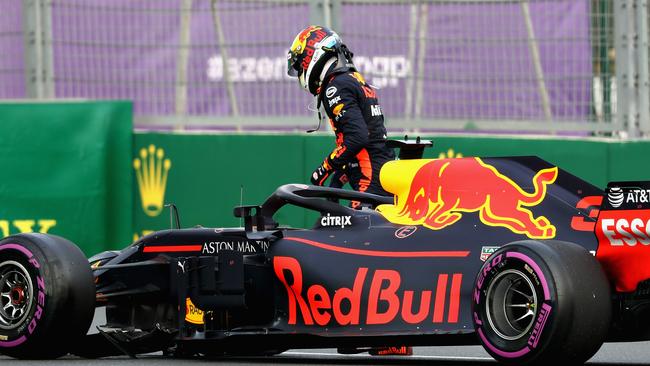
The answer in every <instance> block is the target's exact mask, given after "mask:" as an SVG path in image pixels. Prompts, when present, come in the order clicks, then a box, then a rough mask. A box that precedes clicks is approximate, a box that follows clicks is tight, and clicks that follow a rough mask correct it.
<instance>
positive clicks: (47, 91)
mask: <svg viewBox="0 0 650 366" xmlns="http://www.w3.org/2000/svg"><path fill="white" fill-rule="evenodd" d="M39 5H40V7H41V23H42V26H41V32H42V35H41V47H43V59H42V63H43V64H42V67H43V97H44V98H55V97H56V95H55V89H54V61H53V59H54V56H53V55H54V53H53V51H52V47H53V42H52V40H53V39H54V38H53V37H52V32H53V31H52V0H40V1H39Z"/></svg>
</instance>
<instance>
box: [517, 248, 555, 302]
mask: <svg viewBox="0 0 650 366" xmlns="http://www.w3.org/2000/svg"><path fill="white" fill-rule="evenodd" d="M506 257H507V258H517V259H520V260H522V261H524V262H525V263H526V264H528V265H529V266H530V267H531V268H532V269H533V271H535V273H536V274H537V276H539V282H541V283H542V289H543V290H544V300H547V301H548V300H550V299H551V292H550V291H549V290H548V283H547V282H546V277H544V272H542V269H541V268H539V266H538V265H537V263H535V262H534V261H533V260H532V259H531V258H530V257H529V256H527V255H525V254H522V253H519V252H508V253H506Z"/></svg>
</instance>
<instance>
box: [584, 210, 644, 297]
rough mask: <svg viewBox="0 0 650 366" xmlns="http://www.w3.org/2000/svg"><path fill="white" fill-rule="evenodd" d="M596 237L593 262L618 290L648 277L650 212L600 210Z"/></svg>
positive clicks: (629, 288)
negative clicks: (596, 261) (596, 262)
mask: <svg viewBox="0 0 650 366" xmlns="http://www.w3.org/2000/svg"><path fill="white" fill-rule="evenodd" d="M596 236H597V238H598V244H599V245H598V250H597V251H596V259H598V261H599V262H600V263H601V265H602V266H603V268H604V270H605V272H606V273H607V274H608V278H610V279H612V280H613V281H614V283H615V285H616V289H617V290H618V291H621V292H631V291H634V290H635V289H636V287H637V285H638V283H639V282H640V281H642V280H645V279H647V278H650V266H649V265H648V263H650V209H645V210H620V209H619V210H604V211H600V214H599V215H598V222H596Z"/></svg>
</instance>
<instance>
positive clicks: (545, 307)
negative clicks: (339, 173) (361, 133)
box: [0, 157, 650, 364]
mask: <svg viewBox="0 0 650 366" xmlns="http://www.w3.org/2000/svg"><path fill="white" fill-rule="evenodd" d="M381 183H382V185H383V186H384V188H385V189H386V190H387V191H389V192H391V193H393V194H394V195H395V196H394V197H382V196H376V195H372V194H366V193H359V192H353V191H347V190H342V189H336V188H328V187H316V186H308V185H302V184H289V185H284V186H281V187H279V188H278V189H277V190H276V191H275V192H274V193H273V194H272V195H271V196H270V197H269V198H268V199H267V200H266V201H265V202H263V203H262V204H261V205H259V206H242V207H236V208H235V210H234V214H235V215H236V216H238V217H242V218H243V219H244V223H245V225H244V227H243V228H203V227H197V228H188V229H181V228H180V225H178V227H176V228H172V229H170V230H163V231H158V232H154V233H152V234H150V235H148V236H146V237H143V238H142V239H140V240H139V241H137V242H136V243H134V244H132V245H130V246H128V247H127V248H125V249H123V250H121V251H111V252H105V253H101V254H98V255H96V256H94V257H92V258H90V259H86V258H85V257H84V256H83V255H82V253H81V251H80V250H79V249H78V248H77V247H76V246H75V245H74V244H72V243H71V242H69V241H68V240H66V239H63V238H61V237H57V236H53V235H46V234H19V235H14V236H10V237H7V238H4V239H3V240H2V241H0V353H3V354H6V355H9V356H12V357H16V358H56V357H59V356H62V355H64V354H67V353H74V354H77V355H80V356H84V357H101V356H108V355H116V354H128V355H136V354H139V353H145V352H154V351H163V352H165V354H166V355H170V356H174V355H176V356H187V355H193V354H204V355H250V354H257V355H259V354H263V355H270V354H276V353H280V352H282V351H284V350H287V349H291V348H320V347H322V348H331V347H336V348H339V349H341V350H350V349H352V350H355V349H357V350H363V349H365V348H366V347H382V346H402V345H403V346H416V345H429V346H435V345H465V344H479V343H480V344H482V345H483V346H484V347H485V349H486V350H487V351H488V352H489V353H490V354H491V355H492V356H493V357H494V358H496V359H497V360H499V361H501V362H503V363H506V364H527V363H541V362H551V361H554V360H558V361H560V360H561V361H562V362H566V361H570V362H583V361H585V360H587V359H589V358H590V357H591V356H592V355H594V353H595V352H596V351H597V350H598V349H599V348H600V346H601V345H602V343H603V342H605V341H619V340H626V341H630V340H647V339H650V337H648V335H649V334H650V332H649V331H650V324H648V322H649V321H650V314H649V313H648V311H649V310H650V306H649V305H650V302H649V300H650V281H649V279H650V265H648V263H650V248H649V247H648V245H650V203H649V202H648V201H649V197H650V184H649V183H647V182H618V183H610V185H609V186H608V187H607V189H606V190H602V189H599V188H597V187H595V186H593V185H591V184H589V183H587V182H585V181H583V180H581V179H579V178H577V177H575V176H573V175H571V174H570V173H568V172H566V171H564V170H562V169H560V168H558V167H556V166H553V165H552V164H550V163H548V162H546V161H544V160H541V159H539V158H536V157H508V158H458V159H434V160H423V159H413V160H398V161H393V162H389V163H387V164H386V165H385V166H384V168H383V169H382V171H381ZM337 200H356V201H361V202H363V203H365V205H364V206H368V207H364V208H362V209H360V210H353V209H351V208H349V207H347V206H346V205H343V204H340V203H338V202H336V201H337ZM285 205H294V206H299V207H302V208H304V209H306V210H312V211H315V212H318V214H319V218H318V219H317V220H316V222H315V223H314V226H313V227H312V228H308V229H296V228H289V227H284V226H282V224H281V223H278V222H276V221H275V220H274V214H275V213H276V212H277V211H278V210H280V209H281V208H282V207H283V206H285ZM95 308H103V309H105V313H106V324H102V325H101V326H100V327H98V330H99V333H96V334H87V333H88V328H89V325H90V324H91V321H92V320H93V314H94V312H95Z"/></svg>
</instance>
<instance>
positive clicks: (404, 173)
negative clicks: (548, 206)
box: [377, 158, 558, 239]
mask: <svg viewBox="0 0 650 366" xmlns="http://www.w3.org/2000/svg"><path fill="white" fill-rule="evenodd" d="M557 174H558V169H557V167H553V168H548V169H542V170H540V171H539V172H537V174H535V176H534V177H533V179H532V183H533V187H534V191H533V192H531V193H528V192H526V191H524V190H523V189H522V188H521V187H520V186H519V185H517V183H515V182H514V181H512V179H510V178H508V177H507V176H505V175H503V174H501V173H500V172H499V171H498V170H497V169H496V168H495V167H494V166H492V165H489V164H486V163H485V162H483V161H482V160H481V159H480V158H461V159H436V160H404V161H395V162H389V163H387V164H386V165H385V166H384V167H383V168H382V170H381V173H380V180H381V183H382V185H383V186H384V189H386V190H387V191H388V192H391V193H393V194H395V196H396V199H395V200H396V202H395V205H381V206H379V207H377V210H378V211H379V212H381V213H382V214H383V215H384V217H386V219H388V220H389V221H390V222H392V223H395V224H401V225H424V226H425V227H427V228H429V229H432V230H440V229H443V228H445V227H447V226H449V225H452V224H454V223H455V222H457V221H458V220H460V219H461V217H462V215H463V214H462V213H463V212H478V213H479V218H480V219H481V222H483V223H484V224H485V225H489V226H501V227H505V228H507V229H510V230H511V231H513V232H515V233H518V234H525V235H526V236H528V237H529V238H531V239H549V238H553V237H555V226H553V225H552V224H551V223H550V222H549V220H548V219H547V218H546V217H544V216H539V217H534V216H533V213H532V211H531V210H530V209H529V208H527V207H532V206H536V205H538V204H539V203H540V202H542V201H543V200H544V197H545V196H546V188H547V186H548V185H549V184H552V183H553V182H554V181H555V179H556V178H557ZM408 177H411V179H407V178H408Z"/></svg>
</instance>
